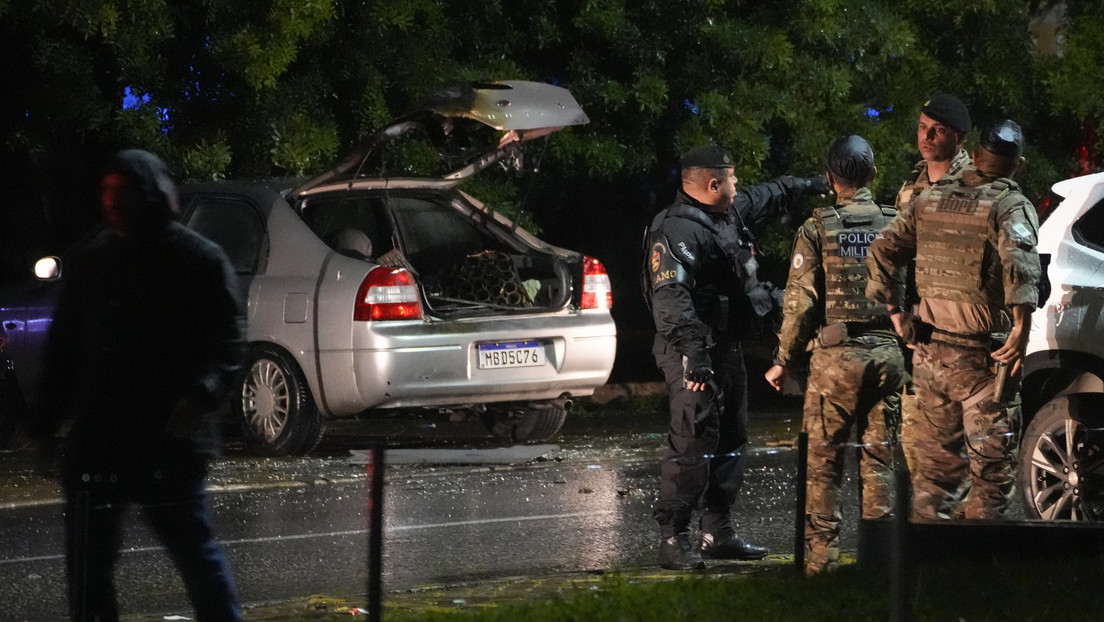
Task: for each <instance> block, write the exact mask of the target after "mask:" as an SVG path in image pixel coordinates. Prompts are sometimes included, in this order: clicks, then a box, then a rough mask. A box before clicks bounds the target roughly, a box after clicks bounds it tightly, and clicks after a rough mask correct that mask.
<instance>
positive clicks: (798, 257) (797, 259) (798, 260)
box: [790, 253, 805, 270]
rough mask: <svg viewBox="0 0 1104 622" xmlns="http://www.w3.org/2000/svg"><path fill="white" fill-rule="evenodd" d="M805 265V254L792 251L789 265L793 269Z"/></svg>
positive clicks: (798, 268)
mask: <svg viewBox="0 0 1104 622" xmlns="http://www.w3.org/2000/svg"><path fill="white" fill-rule="evenodd" d="M804 265H805V256H804V255H802V254H801V253H794V256H793V260H792V261H790V266H791V267H792V268H793V269H794V270H800V269H801V266H804Z"/></svg>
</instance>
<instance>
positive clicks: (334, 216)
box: [303, 195, 393, 257]
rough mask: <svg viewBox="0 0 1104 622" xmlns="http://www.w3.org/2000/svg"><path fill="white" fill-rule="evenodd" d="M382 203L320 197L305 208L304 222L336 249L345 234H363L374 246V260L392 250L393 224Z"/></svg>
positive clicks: (364, 198) (355, 197)
mask: <svg viewBox="0 0 1104 622" xmlns="http://www.w3.org/2000/svg"><path fill="white" fill-rule="evenodd" d="M385 209H386V208H385V206H384V203H383V200H382V199H380V198H378V197H373V196H365V195H352V196H350V195H344V196H340V197H317V198H313V199H311V200H310V201H309V202H308V203H307V204H306V205H305V206H304V208H303V220H304V221H305V222H306V223H307V226H308V227H310V229H311V231H313V232H314V234H315V235H317V236H318V237H319V239H321V240H322V241H324V242H326V243H327V244H329V245H330V246H331V247H333V246H334V241H335V240H336V239H337V237H338V236H339V234H341V233H342V232H343V231H360V232H361V233H363V234H364V235H365V236H367V237H368V240H369V241H370V242H371V253H370V255H371V256H373V257H379V256H380V255H382V254H383V253H386V252H387V251H389V250H391V248H392V247H393V244H392V243H391V224H390V221H389V220H388V218H387V213H386V211H385Z"/></svg>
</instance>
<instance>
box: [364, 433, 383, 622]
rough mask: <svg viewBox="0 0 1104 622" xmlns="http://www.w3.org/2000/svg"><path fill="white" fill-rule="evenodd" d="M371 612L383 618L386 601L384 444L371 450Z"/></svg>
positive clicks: (372, 617) (375, 618) (375, 620)
mask: <svg viewBox="0 0 1104 622" xmlns="http://www.w3.org/2000/svg"><path fill="white" fill-rule="evenodd" d="M368 485H369V486H370V489H369V491H368V615H367V618H368V619H369V620H371V621H372V622H379V620H381V619H382V617H381V616H382V615H383V613H382V610H383V606H382V601H383V447H381V446H379V445H375V446H372V447H371V448H369V450H368Z"/></svg>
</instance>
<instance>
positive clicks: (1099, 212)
mask: <svg viewBox="0 0 1104 622" xmlns="http://www.w3.org/2000/svg"><path fill="white" fill-rule="evenodd" d="M1073 239H1075V240H1077V242H1078V243H1080V244H1084V245H1085V246H1090V247H1092V248H1095V249H1096V250H1098V251H1102V252H1104V199H1101V200H1099V201H1097V202H1096V205H1093V206H1092V207H1090V208H1089V211H1087V212H1085V214H1084V215H1082V216H1081V218H1079V219H1077V222H1075V223H1074V224H1073Z"/></svg>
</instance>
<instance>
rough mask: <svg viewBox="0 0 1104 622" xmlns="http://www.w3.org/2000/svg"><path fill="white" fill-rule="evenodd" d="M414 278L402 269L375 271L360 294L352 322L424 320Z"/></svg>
mask: <svg viewBox="0 0 1104 622" xmlns="http://www.w3.org/2000/svg"><path fill="white" fill-rule="evenodd" d="M422 317H423V315H422V301H421V298H420V297H419V296H418V286H417V284H415V283H414V277H413V276H411V275H410V273H409V272H407V271H406V270H404V269H402V268H384V267H382V266H381V267H379V268H373V269H372V271H371V272H369V273H368V276H366V277H364V282H363V283H361V284H360V289H359V290H357V298H356V306H355V307H354V308H353V319H354V320H357V321H360V322H381V321H386V320H420V319H422Z"/></svg>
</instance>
